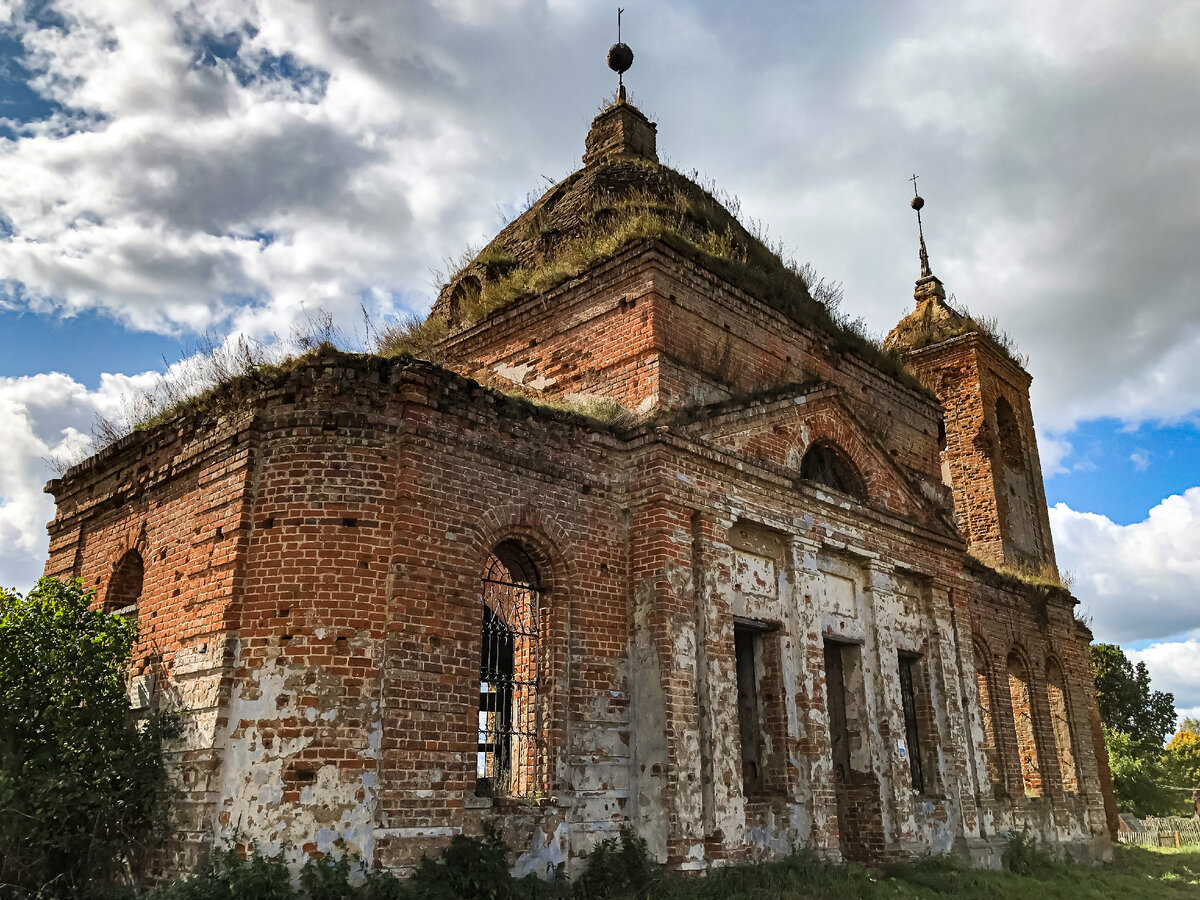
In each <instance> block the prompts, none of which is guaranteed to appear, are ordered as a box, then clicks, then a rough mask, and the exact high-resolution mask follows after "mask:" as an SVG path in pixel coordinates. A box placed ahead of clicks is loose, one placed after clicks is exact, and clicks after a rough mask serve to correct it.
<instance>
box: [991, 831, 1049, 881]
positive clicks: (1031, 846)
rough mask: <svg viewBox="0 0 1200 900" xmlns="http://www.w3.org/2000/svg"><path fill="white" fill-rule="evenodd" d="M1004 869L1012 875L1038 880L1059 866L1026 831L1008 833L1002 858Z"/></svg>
mask: <svg viewBox="0 0 1200 900" xmlns="http://www.w3.org/2000/svg"><path fill="white" fill-rule="evenodd" d="M1002 862H1003V863H1004V868H1006V869H1008V871H1010V872H1012V873H1013V874H1014V875H1025V876H1029V877H1033V878H1040V877H1042V876H1043V875H1046V874H1047V873H1049V872H1052V871H1053V870H1054V869H1055V868H1056V867H1057V866H1059V865H1061V864H1060V863H1059V861H1058V859H1057V858H1055V857H1054V856H1053V855H1052V854H1051V853H1050V852H1049V851H1048V850H1046V848H1045V847H1043V846H1042V845H1041V844H1039V843H1038V841H1037V838H1035V837H1034V836H1033V835H1031V834H1030V833H1029V832H1027V831H1023V832H1022V831H1010V832H1009V833H1008V841H1007V843H1006V844H1005V846H1004V855H1003V857H1002Z"/></svg>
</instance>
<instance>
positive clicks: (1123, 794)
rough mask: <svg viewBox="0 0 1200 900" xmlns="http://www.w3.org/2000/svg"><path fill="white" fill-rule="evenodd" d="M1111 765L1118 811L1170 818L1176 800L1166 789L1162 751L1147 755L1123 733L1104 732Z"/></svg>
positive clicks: (1109, 730)
mask: <svg viewBox="0 0 1200 900" xmlns="http://www.w3.org/2000/svg"><path fill="white" fill-rule="evenodd" d="M1104 743H1105V745H1106V746H1107V747H1108V764H1109V767H1110V768H1111V769H1112V777H1113V793H1114V794H1116V799H1117V809H1119V810H1121V812H1131V813H1133V814H1134V815H1135V816H1138V817H1144V816H1167V815H1170V814H1171V813H1173V812H1174V811H1175V805H1176V804H1175V800H1176V798H1175V796H1174V794H1173V793H1172V792H1171V791H1170V790H1168V789H1167V788H1166V786H1165V784H1166V773H1165V772H1164V771H1163V763H1162V751H1161V750H1160V751H1158V752H1154V751H1148V750H1147V749H1146V748H1145V747H1143V746H1142V745H1141V744H1139V743H1138V742H1137V741H1135V740H1134V739H1133V738H1132V737H1130V736H1129V735H1128V734H1125V733H1124V732H1123V731H1112V730H1111V729H1109V728H1105V729H1104Z"/></svg>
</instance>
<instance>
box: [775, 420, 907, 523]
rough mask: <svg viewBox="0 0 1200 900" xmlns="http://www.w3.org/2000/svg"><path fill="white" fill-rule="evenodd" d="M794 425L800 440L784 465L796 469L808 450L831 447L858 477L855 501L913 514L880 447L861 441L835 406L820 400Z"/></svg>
mask: <svg viewBox="0 0 1200 900" xmlns="http://www.w3.org/2000/svg"><path fill="white" fill-rule="evenodd" d="M798 424H799V426H800V433H801V434H803V435H804V439H803V440H797V442H796V443H795V444H794V445H793V446H792V447H791V450H790V452H789V453H788V454H787V465H789V466H790V467H791V468H792V469H793V470H795V469H797V468H798V467H799V466H800V464H801V462H802V460H803V457H804V455H805V454H806V453H807V452H808V450H809V449H810V448H811V447H813V446H815V445H817V444H822V443H826V444H833V445H834V446H836V447H837V448H838V449H839V450H840V451H841V452H842V453H844V454H845V455H846V458H848V459H849V460H850V462H851V464H852V465H853V466H854V469H855V470H856V471H857V472H858V474H859V477H860V479H861V482H862V493H861V494H859V495H857V496H858V497H859V499H861V500H862V501H863V502H865V503H870V504H872V505H877V506H882V507H884V508H886V509H889V510H891V511H892V512H898V513H901V514H905V513H911V512H914V511H915V510H914V507H913V503H912V499H911V497H910V494H909V488H908V486H907V485H906V484H905V482H904V480H903V478H902V477H900V474H899V473H898V472H897V471H895V470H894V469H893V468H892V467H891V466H890V465H889V464H888V462H887V461H886V459H885V454H884V453H883V451H882V450H881V448H878V447H876V446H874V445H872V444H871V443H869V442H867V441H865V440H864V439H863V431H864V429H863V428H861V427H860V426H858V425H856V424H855V423H854V422H853V421H852V419H851V417H850V416H849V414H848V413H847V412H846V411H845V410H844V409H843V408H842V407H841V406H840V405H839V404H836V403H833V402H832V401H823V402H822V403H821V404H819V405H818V406H817V407H816V408H813V409H811V410H806V411H805V412H804V413H803V414H802V415H801V416H800V418H799V422H798ZM798 437H799V436H798Z"/></svg>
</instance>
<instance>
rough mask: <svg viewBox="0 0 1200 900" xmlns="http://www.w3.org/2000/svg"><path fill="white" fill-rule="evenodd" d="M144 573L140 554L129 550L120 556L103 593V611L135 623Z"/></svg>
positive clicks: (144, 568) (144, 569)
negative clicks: (105, 591)
mask: <svg viewBox="0 0 1200 900" xmlns="http://www.w3.org/2000/svg"><path fill="white" fill-rule="evenodd" d="M145 573H146V567H145V565H144V564H143V563H142V554H140V553H138V552H137V551H136V550H130V551H128V552H127V553H126V554H125V555H124V556H122V557H121V559H120V561H119V562H118V563H117V564H116V565H115V566H113V574H112V578H110V579H109V582H108V592H107V593H106V594H105V595H104V611H105V612H106V613H116V614H117V615H120V616H124V617H125V618H126V619H128V620H129V621H131V622H133V623H134V624H135V625H136V624H137V605H138V600H140V599H141V596H142V579H143V577H144V576H145Z"/></svg>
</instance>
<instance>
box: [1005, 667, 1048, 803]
mask: <svg viewBox="0 0 1200 900" xmlns="http://www.w3.org/2000/svg"><path fill="white" fill-rule="evenodd" d="M1008 693H1009V697H1010V698H1011V700H1012V714H1013V725H1014V727H1015V728H1016V732H1017V758H1018V759H1019V760H1020V763H1021V781H1022V782H1023V783H1024V785H1025V794H1026V796H1029V797H1040V796H1041V795H1042V771H1041V768H1040V766H1039V764H1038V750H1037V737H1036V735H1037V731H1036V729H1035V728H1034V724H1033V694H1032V692H1031V691H1030V690H1029V668H1028V667H1027V666H1026V665H1025V661H1024V660H1023V659H1021V656H1020V654H1018V653H1017V652H1016V651H1015V650H1014V651H1013V652H1012V653H1010V654H1009V655H1008Z"/></svg>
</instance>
